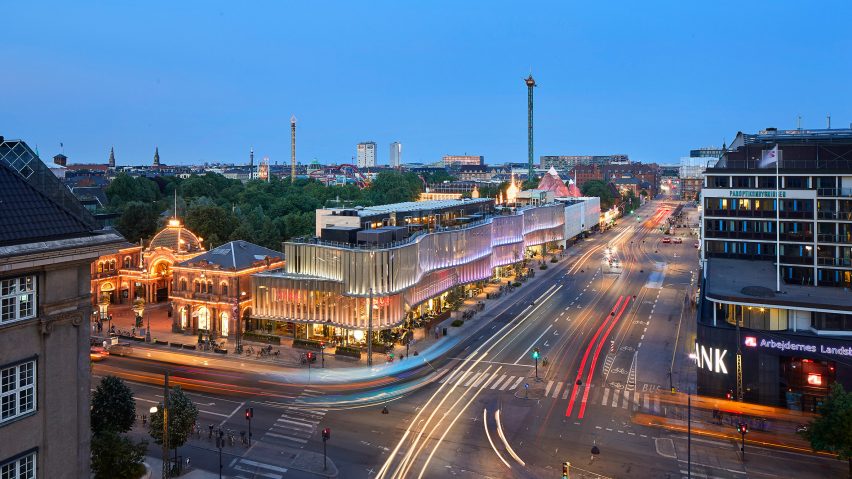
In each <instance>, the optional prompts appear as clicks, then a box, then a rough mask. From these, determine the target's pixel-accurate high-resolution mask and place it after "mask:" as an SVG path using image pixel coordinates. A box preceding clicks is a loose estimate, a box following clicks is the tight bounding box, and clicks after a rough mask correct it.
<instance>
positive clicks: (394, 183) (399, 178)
mask: <svg viewBox="0 0 852 479" xmlns="http://www.w3.org/2000/svg"><path fill="white" fill-rule="evenodd" d="M422 189H423V183H422V182H421V181H420V178H418V177H417V175H415V174H414V173H400V172H398V171H383V172H381V173H379V174H378V175H377V176H376V179H375V181H373V182H372V183H371V184H370V187H369V188H368V189H367V197H368V198H369V199H370V200H371V202H372V203H373V204H374V205H386V204H389V203H400V202H404V201H415V200H416V199H417V197H418V196H419V195H420V192H421V191H422Z"/></svg>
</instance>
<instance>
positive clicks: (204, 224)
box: [185, 202, 238, 248]
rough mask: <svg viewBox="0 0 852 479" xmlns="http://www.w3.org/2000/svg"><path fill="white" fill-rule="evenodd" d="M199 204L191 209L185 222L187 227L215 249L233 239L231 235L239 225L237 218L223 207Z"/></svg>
mask: <svg viewBox="0 0 852 479" xmlns="http://www.w3.org/2000/svg"><path fill="white" fill-rule="evenodd" d="M199 203H200V202H199ZM199 203H196V204H193V205H192V207H191V208H189V211H188V212H187V214H186V220H185V223H186V227H187V228H189V230H190V231H192V232H193V233H195V234H197V235H199V236H201V237H202V238H204V239H206V240H207V241H208V242H210V243H212V246H213V247H214V248H215V247H216V246H219V245H220V244H221V243H222V242H223V241H224V240H226V239H227V238H230V237H231V233H233V232H234V230H235V229H236V228H237V225H238V221H237V218H236V217H234V215H233V214H232V213H231V212H230V211H228V210H226V209H225V208H222V207H221V206H217V205H209V204H208V205H205V204H203V203H202V204H199Z"/></svg>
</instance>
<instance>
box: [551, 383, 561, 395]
mask: <svg viewBox="0 0 852 479" xmlns="http://www.w3.org/2000/svg"><path fill="white" fill-rule="evenodd" d="M560 389H562V381H559V382H558V383H556V387H555V388H553V396H552V397H553V399H556V398H558V397H559V390H560Z"/></svg>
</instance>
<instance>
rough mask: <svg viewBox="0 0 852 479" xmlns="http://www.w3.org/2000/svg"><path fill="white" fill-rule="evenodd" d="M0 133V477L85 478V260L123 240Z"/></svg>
mask: <svg viewBox="0 0 852 479" xmlns="http://www.w3.org/2000/svg"><path fill="white" fill-rule="evenodd" d="M124 243H125V241H124V239H123V238H122V237H121V236H119V235H117V234H116V233H114V232H110V231H104V230H101V229H100V227H99V226H98V224H97V220H95V218H94V217H93V216H92V215H91V213H89V212H88V211H87V210H86V209H85V208H84V207H83V206H82V205H80V203H79V202H78V201H77V200H76V199H75V198H74V196H73V195H72V194H71V192H70V191H69V190H68V189H67V188H66V187H65V186H63V185H62V184H61V183H60V180H59V179H58V178H56V176H55V175H54V174H53V173H52V172H51V171H50V169H49V168H48V167H47V165H45V164H44V163H42V161H41V160H40V159H39V157H38V156H37V155H36V154H35V152H33V151H32V150H31V149H30V148H29V146H27V144H26V143H24V142H23V141H19V140H4V139H3V138H2V137H0V405H1V406H0V438H2V440H0V477H2V478H16V479H17V478H35V477H89V476H90V471H89V463H90V447H89V445H90V437H91V430H90V428H89V416H90V412H89V409H90V393H89V391H90V385H91V371H90V362H89V338H90V328H89V315H90V314H91V311H92V304H91V301H90V298H89V296H90V289H89V279H90V269H89V268H90V265H91V262H92V261H95V260H96V259H97V258H98V257H99V256H101V255H106V254H107V253H108V252H111V251H114V250H116V249H118V248H119V247H120V245H122V244H124Z"/></svg>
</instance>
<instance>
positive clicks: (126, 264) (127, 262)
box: [124, 256, 131, 269]
mask: <svg viewBox="0 0 852 479" xmlns="http://www.w3.org/2000/svg"><path fill="white" fill-rule="evenodd" d="M130 261H131V259H130V256H125V257H124V269H130Z"/></svg>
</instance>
